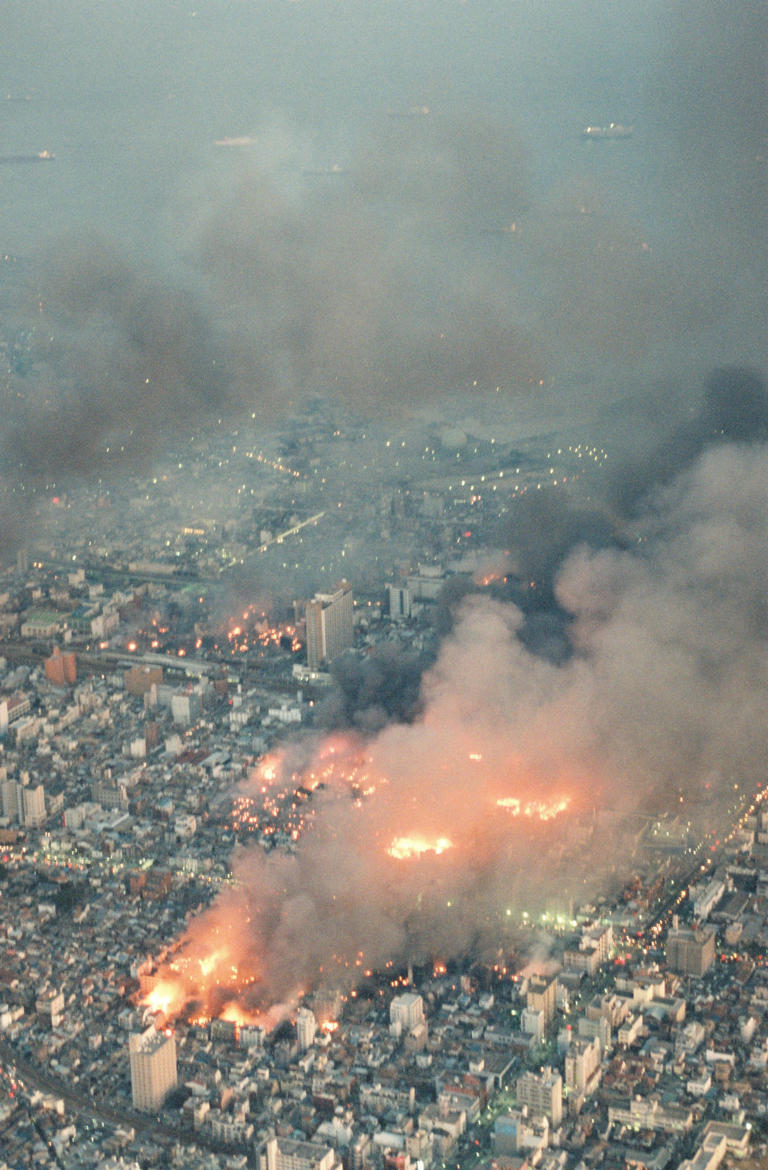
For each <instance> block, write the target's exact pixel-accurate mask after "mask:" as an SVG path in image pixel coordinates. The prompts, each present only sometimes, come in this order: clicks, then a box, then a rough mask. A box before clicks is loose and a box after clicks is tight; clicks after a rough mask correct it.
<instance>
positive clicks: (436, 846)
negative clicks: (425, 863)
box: [387, 837, 453, 861]
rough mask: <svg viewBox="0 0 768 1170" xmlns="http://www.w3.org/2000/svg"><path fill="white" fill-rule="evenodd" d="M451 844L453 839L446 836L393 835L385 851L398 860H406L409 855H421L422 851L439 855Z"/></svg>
mask: <svg viewBox="0 0 768 1170" xmlns="http://www.w3.org/2000/svg"><path fill="white" fill-rule="evenodd" d="M452 845H453V841H451V840H450V838H448V837H432V838H428V837H395V839H394V841H393V842H392V844H391V845H390V846H389V848H388V849H387V853H388V854H389V856H390V857H394V858H396V859H397V860H398V861H407V860H408V859H409V858H411V857H421V856H422V854H424V853H434V854H435V855H436V856H438V857H439V856H440V854H441V853H445V851H446V849H450V848H451V846H452Z"/></svg>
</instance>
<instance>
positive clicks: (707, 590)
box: [157, 443, 768, 1013]
mask: <svg viewBox="0 0 768 1170" xmlns="http://www.w3.org/2000/svg"><path fill="white" fill-rule="evenodd" d="M765 455H766V451H765V447H764V446H763V445H760V444H757V445H754V446H743V445H740V444H733V443H723V444H718V445H716V446H713V447H711V448H710V449H709V450H707V451H706V452H704V453H703V454H702V455H701V456H700V457H699V458H698V459H697V460H696V461H695V462H693V463H691V464H690V466H688V467H687V468H686V469H685V470H684V471H682V472H681V474H680V475H679V476H678V477H677V478H676V479H674V480H673V481H672V482H671V483H669V484H668V485H667V486H665V487H663V488H661V489H660V490H659V493H658V494H657V495H656V496H655V497H654V498H653V500H652V501H649V505H650V506H649V507H647V508H646V509H645V510H644V511H643V512H642V513H641V514H640V515H639V516H638V518H637V528H636V529H635V530H634V535H635V541H636V543H634V542H633V545H632V547H631V548H630V549H624V550H620V549H617V548H615V547H614V548H610V549H607V548H606V549H602V550H599V551H594V550H590V549H588V548H587V547H586V546H584V545H582V546H581V547H579V548H577V549H576V550H574V552H573V553H572V554H571V555H570V557H569V558H567V559H566V561H565V562H564V564H563V565H562V567H561V570H560V572H559V574H558V577H557V582H556V592H557V597H558V601H559V602H560V604H561V605H562V606H563V608H564V609H565V610H567V612H568V613H569V614H570V615H571V616H572V626H571V638H572V644H573V650H574V652H573V655H572V657H571V658H570V659H569V661H568V662H567V663H566V664H564V665H559V666H556V665H553V664H551V663H550V662H547V661H545V660H543V659H542V658H541V657H538V656H536V655H533V654H531V653H530V652H528V651H527V650H526V649H525V648H524V647H523V646H522V645H521V643H520V641H519V640H518V638H517V637H516V632H517V629H518V627H519V624H520V621H521V617H520V614H519V612H518V611H517V610H516V609H515V608H514V607H512V606H503V605H500V604H498V603H494V602H492V601H489V600H487V599H483V598H477V597H470V598H468V599H467V600H466V601H465V603H464V608H463V610H462V612H461V615H460V618H459V621H458V622H457V625H456V627H455V629H454V631H453V633H452V635H451V636H450V637H449V638H448V639H447V640H446V641H445V642H444V643H443V646H442V650H441V653H440V656H439V659H438V662H437V663H436V665H435V667H434V668H433V669H432V670H431V671H430V672H429V673H428V674H427V675H426V676H425V678H424V682H423V711H422V713H421V714H420V715H419V716H418V717H417V718H416V719H415V720H414V721H413V722H412V723H410V724H406V723H402V722H394V723H390V724H388V725H387V726H386V727H384V728H383V729H382V730H381V731H380V732H379V733H378V735H376V736H374V738H372V739H369V740H367V741H362V742H361V741H350V742H349V744H348V746H347V747H346V748H345V747H344V745H343V744H342V745H340V744H339V741H338V740H335V741H329V742H328V743H326V744H325V745H321V746H320V747H319V748H318V750H317V755H316V763H315V765H313V766H314V767H316V766H317V761H323V760H324V761H325V763H324V767H326V770H325V771H324V772H323V776H324V777H326V778H327V784H328V787H327V788H326V789H325V791H324V792H323V793H322V794H316V796H315V800H314V804H313V808H314V810H315V813H314V819H313V822H312V824H311V826H310V827H309V829H308V830H307V832H306V834H305V835H304V836H302V837H301V839H300V840H299V842H298V845H297V850H296V853H295V854H293V855H288V856H286V855H284V854H279V853H276V852H273V853H269V854H265V853H263V852H262V851H261V850H258V849H244V850H242V851H241V852H239V853H238V854H236V855H235V858H234V859H233V875H234V878H235V888H234V889H233V890H228V891H226V892H225V893H223V894H222V895H220V897H219V898H218V899H217V900H216V901H215V902H214V904H213V906H212V907H211V908H210V909H209V910H208V911H206V912H205V913H204V914H203V916H202V917H201V918H200V919H198V920H196V921H194V922H193V923H192V925H191V927H190V929H189V931H188V933H187V935H186V936H185V938H184V939H183V941H182V946H181V952H180V954H181V956H183V958H182V962H181V964H180V965H179V964H178V960H175V961H174V967H175V973H171V975H170V980H171V984H170V989H166V998H164V996H163V994H162V993H159V994H158V997H157V1002H158V1003H162V1004H163V1006H168V1007H169V1008H174V1007H175V1008H176V1010H178V1008H180V1007H181V1006H182V1003H183V1002H184V1001H185V999H186V1000H188V1001H191V1002H193V1003H194V1002H197V1003H198V1004H199V1005H201V1007H202V1010H204V1011H205V1012H206V1013H210V1012H211V1011H214V1012H215V1011H218V1010H221V1008H222V1007H223V1006H224V1004H225V1003H226V1002H229V1001H231V1000H233V1001H236V1002H237V1003H238V1004H239V1005H240V1010H241V1011H247V1010H248V1009H253V1008H256V1007H257V1006H259V1007H264V1006H269V1005H272V1004H274V1003H276V1002H286V1001H290V1000H292V998H294V997H295V996H296V995H297V994H299V993H301V992H302V991H307V990H310V989H311V988H313V987H315V986H317V985H318V984H321V983H324V982H328V983H330V984H332V985H333V984H341V985H342V986H344V985H346V986H350V985H353V984H354V983H355V982H356V981H358V980H359V979H360V977H361V975H362V973H363V972H364V970H365V969H370V968H374V969H375V968H377V967H381V966H383V965H384V964H385V963H387V962H391V963H394V964H395V965H398V966H403V965H405V964H406V963H407V962H408V961H414V962H424V961H426V960H431V959H443V960H444V959H446V958H455V957H458V956H466V955H469V954H474V955H477V956H481V957H483V958H486V959H488V958H491V959H492V958H493V956H494V952H495V948H498V947H499V946H500V945H503V942H504V940H505V938H507V937H508V936H507V935H506V933H505V922H506V920H507V916H508V912H509V916H511V915H514V918H515V920H519V918H520V914H521V913H522V911H523V909H524V908H526V907H527V908H530V911H531V912H532V913H534V912H540V911H541V910H542V909H549V910H552V911H558V910H559V911H567V910H568V908H569V906H570V905H571V904H572V903H573V901H574V900H576V901H583V900H585V899H588V898H589V897H592V896H594V895H595V893H596V892H597V891H598V890H601V889H603V890H605V889H606V888H610V887H611V884H612V883H613V884H616V883H619V882H621V881H622V879H623V878H625V877H626V876H627V873H628V866H629V865H630V864H631V855H632V849H633V841H636V839H637V837H638V835H639V832H640V829H641V828H642V824H643V820H642V817H643V815H648V814H654V815H655V814H658V813H659V812H663V811H674V812H682V813H683V815H685V816H686V817H689V818H691V819H692V820H693V821H694V823H698V824H699V825H702V826H703V825H705V824H706V823H707V821H708V819H709V818H710V817H711V816H712V814H713V810H714V809H715V808H717V807H718V806H722V805H724V803H725V802H726V801H727V800H728V799H729V797H732V793H733V788H734V785H739V784H741V785H745V784H746V785H749V784H750V783H752V782H754V781H756V780H757V779H759V778H760V777H762V776H763V774H764V762H765V761H764V741H763V735H762V728H763V727H764V726H765V719H766V717H768V697H767V696H768V688H767V687H766V684H767V683H768V666H767V665H766V662H767V661H768V660H767V659H766V653H765V650H766V635H768V607H767V605H766V595H765V587H764V579H763V578H764V574H763V572H762V568H761V566H762V565H763V560H764V551H763V550H764V547H765V539H766V517H765V508H764V502H765V499H766V494H767V493H768V474H767V473H766V459H765ZM334 753H335V757H336V759H337V762H336V763H333V762H331V764H330V766H328V764H327V761H328V760H329V759H330V760H331V761H333V759H334ZM360 760H362V761H364V762H363V763H362V764H361V763H360V762H359V761H360ZM267 772H268V775H269V777H270V782H273V783H280V782H283V783H285V782H286V780H288V781H289V782H290V777H289V776H283V775H281V774H280V772H279V765H278V773H277V775H273V774H272V771H271V770H270V769H269V768H268V769H267ZM304 775H306V773H304ZM301 776H302V773H299V782H301ZM264 782H265V772H264V771H263V770H262V771H259V772H258V773H257V774H256V776H255V777H254V780H253V784H254V786H255V790H257V791H258V789H259V788H260V786H261V785H262V784H263V783H264ZM294 782H296V781H294ZM310 783H311V782H310ZM363 792H366V793H367V795H362V793H363ZM499 802H502V803H501V804H500V803H499ZM400 839H404V840H407V841H410V842H411V843H412V847H411V849H410V851H409V850H408V849H405V851H404V854H403V855H402V856H397V857H393V856H391V854H390V853H388V849H390V848H391V846H392V843H393V842H395V841H398V840H400ZM598 842H599V844H598ZM414 843H415V844H414ZM418 843H420V846H419V844H418ZM419 849H421V850H422V851H421V852H419ZM401 852H402V851H401ZM212 952H214V953H215V952H218V953H219V954H220V957H221V967H220V968H219V970H221V969H224V970H229V969H230V966H231V965H233V966H234V967H235V968H236V969H237V971H238V972H239V973H240V974H239V975H238V976H233V978H232V981H231V982H230V983H228V982H227V979H226V976H225V978H224V980H223V985H222V984H221V983H219V982H218V978H217V981H216V983H215V985H214V984H212V983H211V982H210V981H206V979H204V978H201V975H200V963H201V962H202V963H204V962H205V959H206V956H207V955H210V954H211V953H212ZM244 973H246V974H244ZM251 980H253V982H251ZM244 984H247V987H246V990H245V991H244V992H243V985H244Z"/></svg>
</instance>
